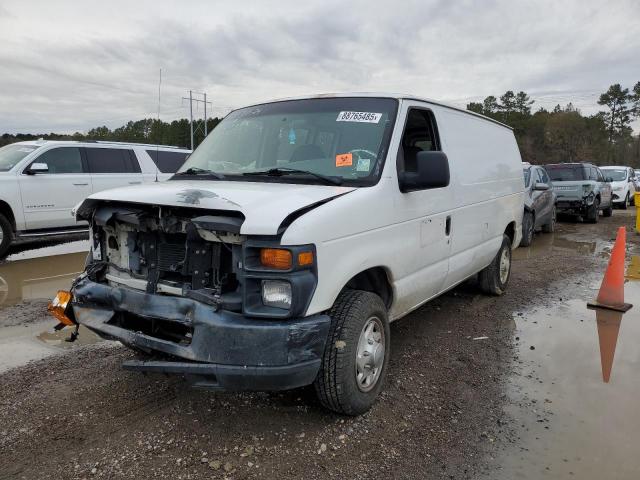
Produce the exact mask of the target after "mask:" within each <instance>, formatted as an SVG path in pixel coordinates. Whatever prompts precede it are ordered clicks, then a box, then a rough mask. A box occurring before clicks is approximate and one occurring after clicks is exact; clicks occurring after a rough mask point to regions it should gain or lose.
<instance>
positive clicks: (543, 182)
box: [520, 163, 556, 247]
mask: <svg viewBox="0 0 640 480" xmlns="http://www.w3.org/2000/svg"><path fill="white" fill-rule="evenodd" d="M522 173H523V174H524V186H525V189H524V215H523V217H522V241H521V242H520V246H522V247H528V246H529V245H531V242H532V240H533V232H535V231H536V230H537V229H542V231H543V232H545V233H551V232H553V231H554V230H555V226H556V194H555V193H554V191H553V184H552V183H551V179H550V178H549V175H547V172H546V171H545V170H544V168H542V167H538V166H536V165H529V164H527V163H524V164H523V167H522Z"/></svg>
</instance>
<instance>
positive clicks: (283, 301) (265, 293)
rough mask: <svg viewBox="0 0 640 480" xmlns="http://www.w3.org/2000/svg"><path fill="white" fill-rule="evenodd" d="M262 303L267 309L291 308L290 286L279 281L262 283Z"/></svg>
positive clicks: (264, 281)
mask: <svg viewBox="0 0 640 480" xmlns="http://www.w3.org/2000/svg"><path fill="white" fill-rule="evenodd" d="M262 303H263V304H264V305H265V306H267V307H276V308H284V309H286V310H289V309H290V308H291V284H290V283H289V282H283V281H281V280H263V281H262Z"/></svg>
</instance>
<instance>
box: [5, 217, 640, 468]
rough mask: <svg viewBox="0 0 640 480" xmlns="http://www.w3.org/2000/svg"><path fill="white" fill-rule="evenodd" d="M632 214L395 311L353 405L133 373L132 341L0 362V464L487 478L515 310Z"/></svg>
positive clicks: (505, 430) (553, 294) (509, 440)
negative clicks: (492, 289)
mask: <svg viewBox="0 0 640 480" xmlns="http://www.w3.org/2000/svg"><path fill="white" fill-rule="evenodd" d="M632 221H633V217H632V216H631V212H629V213H627V214H623V213H622V212H620V211H616V212H615V214H614V216H613V217H612V218H601V220H600V223H599V224H597V225H585V224H575V223H572V222H568V223H563V224H560V225H559V226H558V231H557V233H556V234H554V235H544V234H539V235H537V236H536V239H535V240H534V246H533V247H532V248H534V249H535V248H536V245H537V244H538V243H541V244H544V242H547V243H549V241H550V240H549V239H548V238H547V239H545V238H544V237H549V238H551V239H552V240H551V243H552V244H553V243H556V244H561V245H563V246H564V247H566V248H553V245H551V246H550V247H549V248H548V249H545V250H544V251H543V254H541V255H536V256H530V255H528V252H529V251H530V250H529V249H527V250H526V251H522V250H520V251H519V252H518V254H517V255H516V257H517V258H516V260H514V266H513V275H512V278H511V283H510V286H509V290H508V293H507V294H506V295H504V296H503V297H500V298H491V297H486V296H483V295H480V294H479V293H478V292H477V290H476V288H475V286H474V285H473V283H472V282H468V283H466V284H464V285H462V286H460V287H459V288H457V289H455V290H454V291H452V292H449V293H448V294H446V295H445V296H443V297H441V298H439V299H437V300H435V301H433V302H431V303H429V304H428V305H427V306H425V307H423V308H421V309H420V310H418V311H416V312H415V313H413V314H412V315H410V316H409V317H407V318H405V319H403V320H401V321H399V322H396V323H394V324H393V325H392V328H391V336H392V346H391V350H392V352H393V353H392V357H391V358H392V359H391V367H390V372H389V376H388V380H387V385H386V390H385V392H384V394H383V395H382V398H381V399H380V401H379V402H378V403H377V404H376V405H375V407H374V408H373V409H372V410H371V411H370V412H369V413H368V414H366V415H364V416H362V417H359V418H347V417H340V416H336V415H333V414H330V413H327V412H325V411H323V410H322V409H321V408H320V407H319V406H318V405H317V403H316V402H315V400H314V397H313V392H310V391H309V390H308V389H303V390H297V391H291V392H287V393H283V394H266V393H251V394H248V393H243V394H237V393H218V392H210V391H197V390H192V389H189V388H187V387H186V385H185V384H184V383H183V382H182V381H181V380H179V379H175V378H165V377H152V376H149V377H145V376H141V375H139V374H134V373H128V372H125V371H123V370H121V369H120V368H119V364H120V363H121V362H122V361H123V360H124V359H126V358H129V357H130V356H131V353H130V352H129V351H128V350H127V349H125V348H124V347H122V346H119V345H118V344H113V343H107V342H102V343H97V344H94V345H86V346H82V347H79V348H76V349H73V350H71V351H69V352H66V353H64V354H59V355H54V356H51V357H48V358H46V359H44V360H40V361H36V362H31V363H30V364H28V365H25V366H22V367H19V368H14V369H11V370H9V371H7V372H5V373H4V374H1V375H0V385H1V386H2V387H1V388H0V478H28V479H31V478H56V479H60V478H93V477H105V478H185V479H186V478H194V479H195V478H258V477H260V478H370V477H374V476H376V477H378V478H455V479H460V478H479V477H486V478H491V477H492V472H493V471H494V469H495V466H494V463H495V462H494V460H493V459H494V458H495V457H496V456H497V455H499V453H500V452H501V451H502V450H504V449H505V448H507V447H509V446H510V445H511V444H513V443H515V442H517V441H518V438H519V435H520V429H521V428H522V427H521V424H522V423H523V422H521V421H520V420H517V421H516V420H515V419H514V418H512V416H511V415H510V414H507V413H505V412H507V411H509V409H508V408H507V407H508V405H507V403H508V402H509V401H510V400H509V397H508V396H507V395H506V393H505V384H506V382H507V379H508V377H509V376H510V375H513V374H514V372H515V371H517V355H516V348H515V338H514V328H515V323H514V321H513V315H514V314H517V312H521V311H523V310H525V309H527V308H528V307H530V306H532V305H540V304H544V303H545V302H547V303H548V302H554V301H558V298H559V297H558V292H557V291H555V290H554V289H555V288H557V287H556V286H552V281H558V280H566V283H567V284H574V283H576V282H578V283H579V281H580V278H581V275H582V274H583V273H584V272H586V271H591V270H593V268H594V266H596V267H597V268H599V269H602V268H603V265H604V263H605V262H606V258H605V257H606V246H607V245H608V244H609V243H610V242H611V240H612V239H613V237H614V236H615V229H616V227H617V226H618V225H621V224H624V225H627V226H628V227H629V228H630V231H631V228H632ZM629 237H630V238H629V241H630V242H631V243H632V244H633V246H634V248H637V245H638V241H637V240H636V237H635V236H634V235H629ZM584 239H586V240H588V242H591V243H593V244H594V245H596V248H595V249H591V248H588V249H587V250H586V251H585V249H584V248H583V247H581V241H582V240H584ZM601 247H602V248H601ZM527 257H530V258H527ZM560 301H561V298H560ZM23 309H24V311H27V309H28V311H29V314H30V315H31V316H40V318H38V320H42V319H43V318H45V317H44V315H45V314H44V313H43V312H42V302H40V303H37V302H36V303H31V304H30V303H29V302H27V303H26V304H25V303H23V304H22V306H21V307H20V306H17V307H11V308H9V309H4V310H0V324H2V323H4V324H9V323H14V322H11V321H10V320H9V317H13V316H14V315H16V316H17V315H21V314H20V312H21V311H22V310H23ZM23 317H24V315H23ZM27 320H28V319H27ZM52 324H53V321H52ZM2 328H8V327H1V326H0V329H2ZM477 337H488V339H484V340H474V338H477ZM532 415H534V414H533V413H532Z"/></svg>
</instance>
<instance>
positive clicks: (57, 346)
mask: <svg viewBox="0 0 640 480" xmlns="http://www.w3.org/2000/svg"><path fill="white" fill-rule="evenodd" d="M55 324H56V321H55V320H54V319H53V318H50V319H47V320H45V321H42V322H38V323H32V324H29V325H13V326H10V327H0V372H4V371H6V370H9V369H10V368H14V367H18V366H20V365H25V364H26V363H28V362H30V361H32V360H40V359H42V358H45V357H48V356H51V355H55V354H57V353H61V352H63V351H65V350H70V349H73V348H78V347H81V346H83V345H89V344H92V343H97V342H100V341H102V339H101V338H100V337H98V336H97V335H96V334H95V333H93V332H91V331H90V330H87V329H86V328H84V327H80V330H79V336H78V339H77V340H76V341H75V342H67V341H66V339H67V338H69V335H70V334H71V332H72V331H73V329H72V328H70V327H67V328H64V329H62V330H59V331H55V330H54V329H53V327H54V326H55Z"/></svg>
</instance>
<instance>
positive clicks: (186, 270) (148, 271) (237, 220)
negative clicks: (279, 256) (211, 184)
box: [88, 205, 245, 311]
mask: <svg viewBox="0 0 640 480" xmlns="http://www.w3.org/2000/svg"><path fill="white" fill-rule="evenodd" d="M243 220H244V219H243V217H242V214H240V213H239V212H229V211H225V212H224V215H205V216H203V215H202V211H197V210H193V209H189V208H170V207H156V206H146V207H143V206H140V207H138V206H135V207H131V206H128V205H123V206H112V205H105V206H102V207H100V208H98V209H97V210H96V211H95V213H94V215H93V219H92V241H93V245H92V259H93V261H92V263H91V265H90V266H89V267H90V268H88V273H89V274H90V275H91V276H95V277H97V279H98V280H99V281H102V282H104V283H107V284H109V285H110V286H126V287H129V288H133V289H136V290H141V291H144V292H146V293H151V294H155V293H157V294H165V295H175V296H182V297H187V298H193V299H195V300H198V301H201V302H203V303H207V304H209V305H212V306H216V307H219V306H222V305H223V304H224V306H225V308H226V309H228V310H231V311H239V310H240V309H241V301H240V294H239V293H238V290H239V276H238V275H237V268H236V267H238V266H241V262H242V248H241V245H242V243H243V242H244V240H245V239H244V238H243V237H242V236H241V235H240V234H239V232H240V226H241V225H242V222H243Z"/></svg>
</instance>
